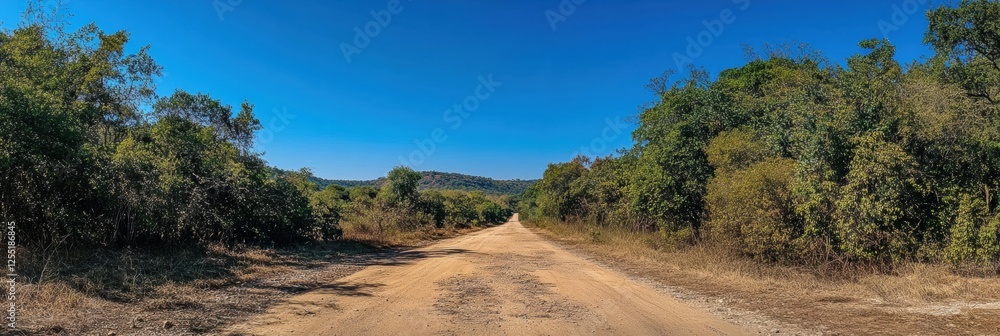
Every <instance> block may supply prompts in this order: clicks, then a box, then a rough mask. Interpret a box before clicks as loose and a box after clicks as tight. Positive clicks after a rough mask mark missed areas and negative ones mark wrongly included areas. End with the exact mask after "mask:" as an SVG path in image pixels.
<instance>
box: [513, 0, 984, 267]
mask: <svg viewBox="0 0 1000 336" xmlns="http://www.w3.org/2000/svg"><path fill="white" fill-rule="evenodd" d="M928 18H929V21H930V27H929V28H928V30H927V32H926V35H925V42H926V43H927V44H929V45H930V46H931V47H933V49H934V50H935V54H934V55H933V56H932V57H930V58H928V59H926V60H923V61H914V62H911V63H908V64H900V63H899V62H897V60H896V59H895V48H894V47H893V45H892V44H890V43H889V42H888V41H886V40H875V39H873V40H866V41H862V42H861V43H860V44H859V46H860V47H861V48H862V49H863V52H861V53H860V54H858V55H855V56H852V57H850V58H849V59H847V60H846V62H844V63H843V65H841V64H840V63H835V62H830V61H828V60H826V59H824V58H823V56H822V55H821V54H820V53H818V52H815V51H812V50H810V49H809V48H808V47H801V48H798V47H785V48H771V49H768V50H767V51H766V52H765V53H764V54H763V55H758V54H756V53H754V52H752V51H750V52H748V54H750V55H751V60H750V61H749V63H747V64H746V65H744V66H742V67H739V68H734V69H729V70H725V71H722V72H721V73H720V74H718V76H715V77H713V76H711V75H710V74H708V73H706V72H705V71H701V70H699V69H691V71H690V75H689V76H688V77H686V78H683V79H680V80H677V81H673V82H672V81H670V79H669V78H668V77H669V75H671V74H665V75H664V76H663V77H661V78H657V79H654V80H653V81H652V82H651V84H650V85H649V88H650V89H651V90H652V91H653V92H655V93H656V95H657V96H658V98H659V99H658V100H657V101H656V102H655V103H653V104H650V106H649V108H646V109H645V110H644V111H642V112H641V113H640V114H639V116H638V129H637V130H636V131H635V132H634V133H633V139H634V145H633V146H632V147H631V148H628V149H623V150H621V151H620V152H619V154H618V155H613V156H609V157H599V158H586V157H579V158H577V159H575V160H573V161H571V162H566V163H557V164H551V165H549V167H548V169H547V170H546V171H545V174H544V177H543V179H542V180H540V181H539V182H538V183H537V184H536V185H535V186H533V187H531V188H529V189H528V191H527V192H526V193H525V194H524V195H523V199H522V204H521V205H522V211H521V214H522V218H524V219H526V220H528V221H533V222H540V221H544V220H553V219H554V220H559V221H565V222H568V223H571V224H572V225H578V226H585V227H587V228H589V229H588V230H591V231H593V234H594V236H595V237H600V236H602V235H603V232H606V231H607V230H617V231H620V230H628V231H631V232H636V233H643V234H647V235H656V236H657V237H658V238H657V240H656V243H655V244H654V246H656V247H657V248H660V249H664V250H682V249H690V248H711V249H714V250H719V251H725V252H726V253H728V254H729V255H731V256H737V257H742V258H745V259H749V260H754V261H756V262H760V263H767V264H775V265H788V266H798V267H806V268H809V269H814V270H829V269H851V268H855V267H856V266H863V267H866V268H870V269H876V270H880V271H892V270H897V269H899V267H908V266H906V265H909V264H911V263H930V264H942V265H947V266H948V267H949V268H950V269H951V270H952V271H956V272H960V273H963V274H972V275H985V276H990V277H995V276H996V275H997V272H998V270H1000V209H998V198H997V196H996V194H997V190H998V187H1000V45H998V44H997V41H1000V26H997V24H996V23H997V22H1000V3H998V2H996V1H985V0H964V1H961V2H960V3H956V4H955V5H954V6H941V7H937V8H934V9H932V10H931V11H929V12H928Z"/></svg>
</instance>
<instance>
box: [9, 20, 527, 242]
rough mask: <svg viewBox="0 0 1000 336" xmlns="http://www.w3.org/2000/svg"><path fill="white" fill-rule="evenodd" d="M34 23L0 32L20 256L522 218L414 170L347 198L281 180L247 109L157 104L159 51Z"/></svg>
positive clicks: (124, 38)
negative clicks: (433, 186)
mask: <svg viewBox="0 0 1000 336" xmlns="http://www.w3.org/2000/svg"><path fill="white" fill-rule="evenodd" d="M36 10H37V8H36ZM27 14H28V15H26V16H25V17H26V18H29V20H28V21H27V22H24V23H22V25H21V26H20V27H19V28H17V29H14V30H3V31H0V221H2V222H3V223H5V226H6V223H8V222H13V223H14V224H15V227H16V237H17V242H18V244H19V245H21V246H37V247H51V246H56V245H58V244H59V243H66V244H73V245H75V246H94V245H101V246H123V245H129V246H135V245H168V246H190V245H204V244H212V243H223V244H264V245H271V244H283V243H293V242H301V241H307V240H331V239H338V238H339V237H341V236H342V235H343V234H345V233H346V234H357V235H359V236H364V237H371V238H375V239H382V238H384V237H386V236H387V235H391V234H394V233H399V232H407V231H422V230H429V229H435V228H449V227H468V226H475V225H485V224H491V223H500V222H503V221H504V220H505V219H506V218H507V216H509V215H510V214H511V213H512V211H511V204H510V201H509V198H508V199H501V198H499V197H487V196H485V195H484V194H482V193H476V192H465V191H425V192H419V191H418V190H417V181H418V180H419V179H420V178H421V175H420V174H417V173H415V172H413V171H412V170H409V169H408V168H397V169H394V170H393V171H392V172H390V173H389V176H388V178H387V179H385V181H384V183H382V184H381V186H380V188H373V187H355V188H350V189H345V188H342V187H338V186H325V187H320V186H319V185H318V184H317V183H315V182H313V181H315V180H316V179H315V177H313V176H312V175H311V174H310V173H309V172H308V171H299V172H277V171H276V170H275V169H273V168H271V167H269V166H268V165H267V164H266V163H265V162H264V160H262V159H261V157H260V154H259V153H255V152H254V151H253V144H254V139H255V136H254V134H255V132H257V131H259V130H261V124H260V122H259V121H258V120H257V119H256V118H255V117H254V114H253V110H254V108H253V105H251V104H250V103H248V102H244V103H243V104H241V105H240V106H239V108H238V109H236V110H234V109H233V108H232V107H231V106H228V105H224V104H222V103H221V102H220V101H218V100H216V99H213V98H211V97H210V96H208V95H206V94H200V93H199V94H191V93H187V92H184V91H176V92H175V93H174V94H172V95H170V96H168V97H159V96H157V95H156V93H155V79H156V78H157V77H158V76H160V74H161V68H160V66H158V65H157V64H156V63H155V62H154V61H153V59H152V58H151V57H150V56H149V54H148V53H147V51H148V47H143V48H141V49H139V50H138V52H137V53H134V54H128V53H126V52H125V51H126V43H127V42H128V41H129V35H128V34H127V33H126V32H124V31H120V32H115V33H111V34H108V33H105V32H103V31H101V30H100V29H99V28H97V26H96V25H93V24H91V25H87V26H84V27H83V28H81V29H79V30H78V31H75V32H66V31H64V29H63V27H62V26H61V24H60V23H59V22H61V20H60V19H58V18H56V19H52V18H48V17H46V16H45V15H44V13H43V12H42V11H38V12H34V13H27ZM501 202H503V203H505V204H504V205H501V204H500V203H501ZM352 230H353V231H352ZM345 231H346V232H345Z"/></svg>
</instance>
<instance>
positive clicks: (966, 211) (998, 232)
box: [945, 195, 1000, 267]
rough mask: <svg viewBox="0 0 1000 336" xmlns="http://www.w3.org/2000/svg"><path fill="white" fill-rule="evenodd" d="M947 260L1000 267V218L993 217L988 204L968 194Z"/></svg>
mask: <svg viewBox="0 0 1000 336" xmlns="http://www.w3.org/2000/svg"><path fill="white" fill-rule="evenodd" d="M991 217H992V218H991ZM945 257H946V258H947V259H948V260H949V261H951V262H952V263H955V264H963V263H974V264H980V265H983V266H987V267H990V266H992V267H996V266H1000V264H998V262H1000V215H994V216H990V213H989V209H988V207H987V205H986V202H985V201H983V200H982V199H980V198H977V197H974V196H971V195H964V196H963V197H962V201H961V203H960V204H959V207H958V214H957V216H956V217H955V225H954V226H952V227H951V237H950V242H949V244H948V247H947V248H946V249H945Z"/></svg>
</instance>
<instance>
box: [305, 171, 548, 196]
mask: <svg viewBox="0 0 1000 336" xmlns="http://www.w3.org/2000/svg"><path fill="white" fill-rule="evenodd" d="M418 173H419V174H420V181H419V183H418V185H417V189H418V190H435V189H436V190H465V191H481V192H483V193H485V194H487V195H498V196H499V195H520V194H523V193H524V191H525V190H527V189H528V187H529V186H531V185H532V184H534V183H535V182H537V180H494V179H491V178H487V177H481V176H471V175H464V174H457V173H442V172H436V171H426V172H418ZM312 181H313V182H314V183H316V185H318V186H319V187H320V188H325V187H326V186H328V185H331V184H336V185H339V186H341V187H345V188H350V187H359V186H368V187H376V188H377V187H381V186H382V184H384V183H385V181H386V178H385V177H380V178H378V179H374V180H328V179H324V178H319V177H313V179H312Z"/></svg>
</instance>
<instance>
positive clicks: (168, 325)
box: [163, 321, 174, 329]
mask: <svg viewBox="0 0 1000 336" xmlns="http://www.w3.org/2000/svg"><path fill="white" fill-rule="evenodd" d="M173 327H174V323H173V322H170V321H163V329H170V328H173Z"/></svg>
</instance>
